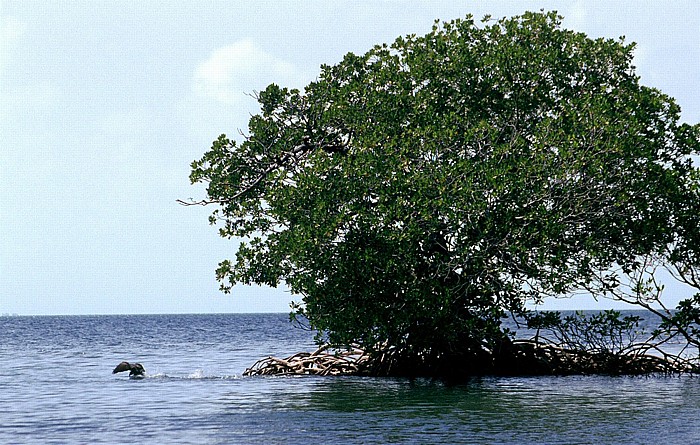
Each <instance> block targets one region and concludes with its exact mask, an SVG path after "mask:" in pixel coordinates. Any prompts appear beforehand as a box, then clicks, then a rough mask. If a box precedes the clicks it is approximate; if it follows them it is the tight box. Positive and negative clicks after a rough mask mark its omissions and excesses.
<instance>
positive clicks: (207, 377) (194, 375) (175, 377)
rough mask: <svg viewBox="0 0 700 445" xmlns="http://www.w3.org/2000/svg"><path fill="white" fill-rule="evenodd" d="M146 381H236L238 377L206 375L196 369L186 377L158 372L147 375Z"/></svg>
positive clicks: (234, 375)
mask: <svg viewBox="0 0 700 445" xmlns="http://www.w3.org/2000/svg"><path fill="white" fill-rule="evenodd" d="M146 378H148V379H160V380H238V379H240V376H239V375H236V374H233V375H206V374H205V373H204V371H203V370H201V369H197V370H195V371H194V372H192V373H190V374H188V375H186V376H181V375H169V374H166V373H164V372H159V373H156V374H149V375H147V376H146Z"/></svg>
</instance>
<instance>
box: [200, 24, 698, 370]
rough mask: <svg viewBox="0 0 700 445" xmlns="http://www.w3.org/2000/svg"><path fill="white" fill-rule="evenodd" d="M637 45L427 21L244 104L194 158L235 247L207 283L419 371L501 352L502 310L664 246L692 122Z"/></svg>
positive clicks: (685, 170)
mask: <svg viewBox="0 0 700 445" xmlns="http://www.w3.org/2000/svg"><path fill="white" fill-rule="evenodd" d="M633 48H634V46H633V45H627V44H625V43H624V42H623V41H616V40H604V39H596V40H592V39H589V38H587V37H586V36H585V35H584V34H581V33H576V32H573V31H568V30H565V29H562V28H561V27H560V18H559V17H558V16H557V15H556V14H553V13H525V14H524V15H522V16H520V17H514V18H510V19H502V20H499V21H497V22H491V21H488V22H487V21H484V22H483V23H477V22H476V21H475V20H474V19H473V18H472V17H470V16H468V17H467V18H466V19H463V20H455V21H452V22H449V23H442V24H440V23H436V24H435V26H434V28H433V30H432V32H430V33H429V34H427V35H425V36H421V37H418V36H415V35H411V36H406V37H402V38H399V39H397V40H396V41H395V42H394V43H393V44H392V45H378V46H376V47H374V48H373V49H372V50H370V51H369V52H367V53H366V54H364V55H355V54H352V53H349V54H347V55H346V56H345V58H344V59H343V60H342V62H340V63H339V64H337V65H335V66H323V67H322V72H321V74H320V76H319V78H318V80H317V81H315V82H312V83H310V84H309V85H308V86H307V87H306V88H305V89H304V91H303V92H302V91H298V90H290V89H287V88H281V87H279V86H277V85H274V84H273V85H270V86H269V87H268V88H267V89H265V90H264V91H262V92H261V93H260V94H259V97H258V99H259V102H260V106H261V112H260V114H259V115H256V116H253V117H251V119H250V122H249V128H248V132H247V135H246V137H245V140H244V141H243V142H242V143H240V144H238V143H236V142H235V141H230V140H229V139H227V138H226V137H225V136H223V135H222V136H221V137H220V138H219V139H218V140H217V141H215V142H214V144H213V146H212V148H211V150H210V151H209V152H207V153H206V154H205V155H204V157H203V158H202V159H201V160H199V161H195V162H194V163H193V164H192V174H191V180H192V182H207V183H208V189H207V193H208V199H207V200H206V201H205V202H204V203H215V204H218V208H217V209H216V210H215V211H214V212H213V214H212V217H211V222H212V223H215V224H218V225H219V230H220V233H221V235H222V236H224V237H236V238H239V237H240V238H246V239H247V240H248V241H247V242H245V243H242V244H241V245H240V247H239V249H238V252H237V253H236V259H235V261H230V262H229V261H224V262H222V263H221V265H220V268H219V269H218V271H217V276H218V278H219V279H220V280H221V282H222V287H223V288H224V289H225V290H228V289H230V287H231V286H233V285H234V284H236V283H246V284H251V283H258V284H267V285H270V286H277V285H279V284H280V283H281V282H284V283H286V284H287V285H288V286H289V287H290V288H291V290H292V291H293V292H294V293H295V294H298V295H301V297H302V299H303V301H302V302H301V303H300V304H299V305H297V306H296V307H295V308H296V311H297V312H298V313H299V314H303V315H304V316H306V317H307V318H308V320H309V323H310V325H311V326H312V327H313V328H316V329H318V330H320V331H321V332H323V333H324V334H325V335H327V340H329V341H330V342H332V343H335V344H350V343H359V344H360V345H361V346H363V347H364V348H366V349H369V350H372V349H373V348H379V347H381V348H386V347H389V348H391V349H392V350H393V351H395V353H396V354H397V355H400V356H403V357H408V358H416V359H420V360H422V361H424V362H431V361H433V362H435V361H440V360H448V361H449V360H450V359H451V358H454V357H464V356H469V355H470V354H477V353H478V352H479V351H482V350H494V349H495V348H498V347H499V345H501V344H503V343H504V342H507V333H505V332H503V331H502V329H501V328H500V320H501V318H502V317H503V314H504V313H505V312H506V311H514V312H518V313H520V312H523V311H524V304H525V302H527V301H532V300H534V301H540V300H541V299H542V298H544V297H545V296H547V295H558V294H563V293H566V292H568V291H570V290H572V289H574V288H576V287H578V286H580V285H581V284H582V283H586V282H587V281H588V279H589V277H590V276H591V274H594V273H598V272H600V271H601V270H605V269H606V268H608V267H610V266H611V265H613V264H616V265H622V266H623V267H634V265H633V261H634V258H635V257H637V256H638V255H642V254H645V253H648V252H652V251H655V250H660V249H662V248H663V246H665V245H667V244H668V243H669V242H671V240H672V239H673V238H674V237H675V236H676V232H675V229H674V225H673V224H669V215H672V214H674V212H676V210H677V207H678V203H679V202H680V201H681V197H682V195H683V193H685V192H686V187H687V186H688V184H690V182H691V181H690V180H689V179H688V175H689V172H690V171H691V170H692V168H691V165H690V161H689V155H690V154H692V153H695V152H697V149H698V146H699V144H698V132H697V128H696V127H690V126H688V125H685V124H679V123H678V119H679V112H680V110H679V107H678V106H677V105H676V104H675V103H674V101H673V100H672V99H671V98H669V97H668V96H666V95H664V94H662V93H661V92H659V91H657V90H655V89H652V88H648V87H645V86H642V85H640V84H639V79H638V77H637V76H636V75H635V73H634V67H633V66H632V65H631V61H632V51H633Z"/></svg>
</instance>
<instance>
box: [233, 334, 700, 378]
mask: <svg viewBox="0 0 700 445" xmlns="http://www.w3.org/2000/svg"><path fill="white" fill-rule="evenodd" d="M647 351H648V348H647V349H640V350H636V351H630V352H627V353H624V354H610V353H607V354H606V353H594V352H588V351H582V350H575V349H566V348H562V347H559V346H556V345H553V344H548V343H540V342H535V341H532V340H516V341H514V342H513V343H512V344H511V348H509V350H508V351H507V352H505V353H502V354H499V355H495V356H491V358H490V359H488V360H484V361H483V366H473V363H472V364H470V366H469V371H468V370H467V369H466V368H465V369H463V370H462V371H463V372H460V369H450V370H449V374H450V375H452V376H456V375H463V376H464V377H468V376H469V375H472V374H479V375H486V374H490V375H574V374H576V375H586V374H587V375H596V374H601V375H645V374H667V375H668V374H693V373H698V372H699V371H700V369H698V366H697V362H696V361H695V360H691V359H685V358H682V357H679V356H675V355H669V354H664V353H661V354H659V355H652V354H649V353H647ZM482 359H483V357H482ZM480 361H481V360H480ZM462 364H464V362H462ZM393 365H394V358H393V357H392V354H389V353H386V351H384V352H382V351H379V352H377V353H375V354H372V355H370V354H368V353H366V352H365V351H363V350H362V349H360V348H357V347H352V348H350V349H338V350H336V349H332V347H331V346H330V345H326V346H323V347H321V348H319V349H318V350H316V351H314V352H312V353H308V352H300V353H298V354H294V355H292V356H290V357H287V358H284V359H282V358H277V357H267V358H264V359H262V360H258V361H257V362H256V363H255V364H253V366H251V367H250V368H248V369H246V370H245V371H244V372H243V375H244V376H260V375H275V376H285V375H319V376H338V375H376V376H384V375H396V376H400V375H406V376H410V375H415V372H416V368H415V367H411V366H409V365H408V364H406V363H404V365H403V366H401V365H399V366H393ZM403 368H406V369H403ZM442 369H443V371H444V368H442ZM425 371H427V372H426V374H432V373H431V372H429V368H423V371H418V372H419V373H421V372H425ZM433 376H434V377H440V375H433Z"/></svg>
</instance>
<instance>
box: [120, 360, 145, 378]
mask: <svg viewBox="0 0 700 445" xmlns="http://www.w3.org/2000/svg"><path fill="white" fill-rule="evenodd" d="M124 371H129V377H143V375H144V374H145V373H146V370H145V369H143V365H142V364H141V363H129V362H121V363H119V364H118V365H117V367H116V368H114V371H112V374H116V373H118V372H124Z"/></svg>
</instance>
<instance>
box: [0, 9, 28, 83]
mask: <svg viewBox="0 0 700 445" xmlns="http://www.w3.org/2000/svg"><path fill="white" fill-rule="evenodd" d="M24 30H25V24H24V23H22V22H21V21H19V20H18V19H17V18H15V17H13V16H0V73H1V72H2V71H3V70H4V68H5V64H6V61H7V57H8V55H9V53H10V51H11V49H12V47H13V46H14V45H15V42H16V41H17V40H18V39H19V38H20V37H22V35H23V34H24Z"/></svg>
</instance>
